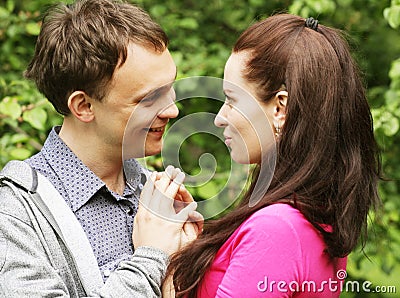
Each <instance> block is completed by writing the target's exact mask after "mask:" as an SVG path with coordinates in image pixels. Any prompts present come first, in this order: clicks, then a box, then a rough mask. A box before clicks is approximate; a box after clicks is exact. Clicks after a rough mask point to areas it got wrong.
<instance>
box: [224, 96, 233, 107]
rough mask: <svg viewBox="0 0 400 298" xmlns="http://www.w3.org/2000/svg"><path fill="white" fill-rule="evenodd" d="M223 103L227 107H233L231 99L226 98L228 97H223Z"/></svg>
mask: <svg viewBox="0 0 400 298" xmlns="http://www.w3.org/2000/svg"><path fill="white" fill-rule="evenodd" d="M225 103H226V104H227V105H228V106H230V107H231V106H232V105H233V99H232V98H231V97H228V96H225Z"/></svg>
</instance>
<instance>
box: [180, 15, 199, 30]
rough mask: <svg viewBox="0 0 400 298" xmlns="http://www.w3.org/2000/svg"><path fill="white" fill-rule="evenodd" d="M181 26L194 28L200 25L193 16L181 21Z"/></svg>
mask: <svg viewBox="0 0 400 298" xmlns="http://www.w3.org/2000/svg"><path fill="white" fill-rule="evenodd" d="M179 27H181V28H187V29H192V30H194V29H197V28H198V27H199V24H198V23H197V21H196V20H195V19H193V18H185V19H182V20H181V21H180V22H179Z"/></svg>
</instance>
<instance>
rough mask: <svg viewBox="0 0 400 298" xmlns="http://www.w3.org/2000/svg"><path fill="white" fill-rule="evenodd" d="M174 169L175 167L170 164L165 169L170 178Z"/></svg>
mask: <svg viewBox="0 0 400 298" xmlns="http://www.w3.org/2000/svg"><path fill="white" fill-rule="evenodd" d="M173 171H174V167H173V166H171V165H169V166H168V167H167V168H166V169H165V173H167V176H168V178H171V177H172V172H173Z"/></svg>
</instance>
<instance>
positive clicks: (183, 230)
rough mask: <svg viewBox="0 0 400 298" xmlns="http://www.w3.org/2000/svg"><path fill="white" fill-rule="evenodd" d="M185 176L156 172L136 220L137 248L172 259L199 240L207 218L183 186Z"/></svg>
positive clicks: (173, 171) (134, 236)
mask: <svg viewBox="0 0 400 298" xmlns="http://www.w3.org/2000/svg"><path fill="white" fill-rule="evenodd" d="M184 179H185V174H184V173H183V172H182V171H181V170H180V169H178V168H174V167H173V166H168V167H167V168H166V169H165V172H162V173H157V172H153V173H152V174H151V175H150V178H149V179H148V180H147V182H146V184H145V185H144V187H143V190H142V193H141V196H140V200H139V210H138V212H137V214H136V216H135V220H134V228H133V234H132V239H133V245H134V247H135V248H137V247H140V246H151V247H155V248H158V249H161V250H163V251H165V252H166V253H167V254H168V255H172V254H173V253H175V252H176V251H178V250H179V249H180V248H182V247H183V246H184V245H186V244H188V243H189V242H191V241H193V240H194V239H196V238H197V236H198V235H199V233H200V232H201V231H202V229H203V223H204V220H203V216H202V215H201V214H200V213H199V212H197V211H196V208H197V203H196V202H195V201H194V200H193V197H192V195H191V194H190V193H189V191H188V190H187V189H186V188H185V186H184V185H183V181H184Z"/></svg>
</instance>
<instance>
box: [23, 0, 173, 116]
mask: <svg viewBox="0 0 400 298" xmlns="http://www.w3.org/2000/svg"><path fill="white" fill-rule="evenodd" d="M129 42H134V43H137V44H140V45H143V46H146V47H149V48H151V47H153V48H154V50H155V51H160V52H162V51H163V50H165V48H166V47H167V45H168V38H167V36H166V34H165V32H164V31H163V30H162V29H161V27H160V26H159V25H158V24H157V23H155V22H154V21H153V20H152V19H151V18H150V16H149V15H148V14H147V13H146V12H145V11H143V10H142V9H140V8H139V7H136V6H134V5H132V4H128V3H125V2H122V1H116V0H79V1H77V2H76V3H74V4H71V5H64V4H58V5H56V6H54V7H52V8H51V9H50V10H49V11H48V12H47V13H46V14H45V16H44V18H43V24H42V28H41V31H40V34H39V37H38V40H37V43H36V49H35V55H34V57H33V59H32V61H31V63H30V64H29V66H28V68H27V70H26V71H25V77H27V78H29V79H32V80H33V81H35V83H36V85H37V87H38V89H39V91H40V92H42V93H43V94H44V95H45V96H46V97H47V98H48V99H49V101H50V102H51V103H52V104H53V106H54V107H55V109H56V110H57V111H58V112H59V113H60V114H62V115H68V114H69V113H70V110H69V108H68V104H67V100H68V97H69V96H70V94H71V93H72V92H74V91H76V90H80V91H84V92H85V93H86V94H88V95H89V96H91V97H93V98H95V99H98V100H102V99H103V98H104V96H105V95H106V93H107V87H108V84H109V82H110V80H111V79H112V76H113V73H114V70H115V68H116V67H117V66H120V65H122V64H123V63H124V62H125V60H126V57H127V46H128V44H129Z"/></svg>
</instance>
